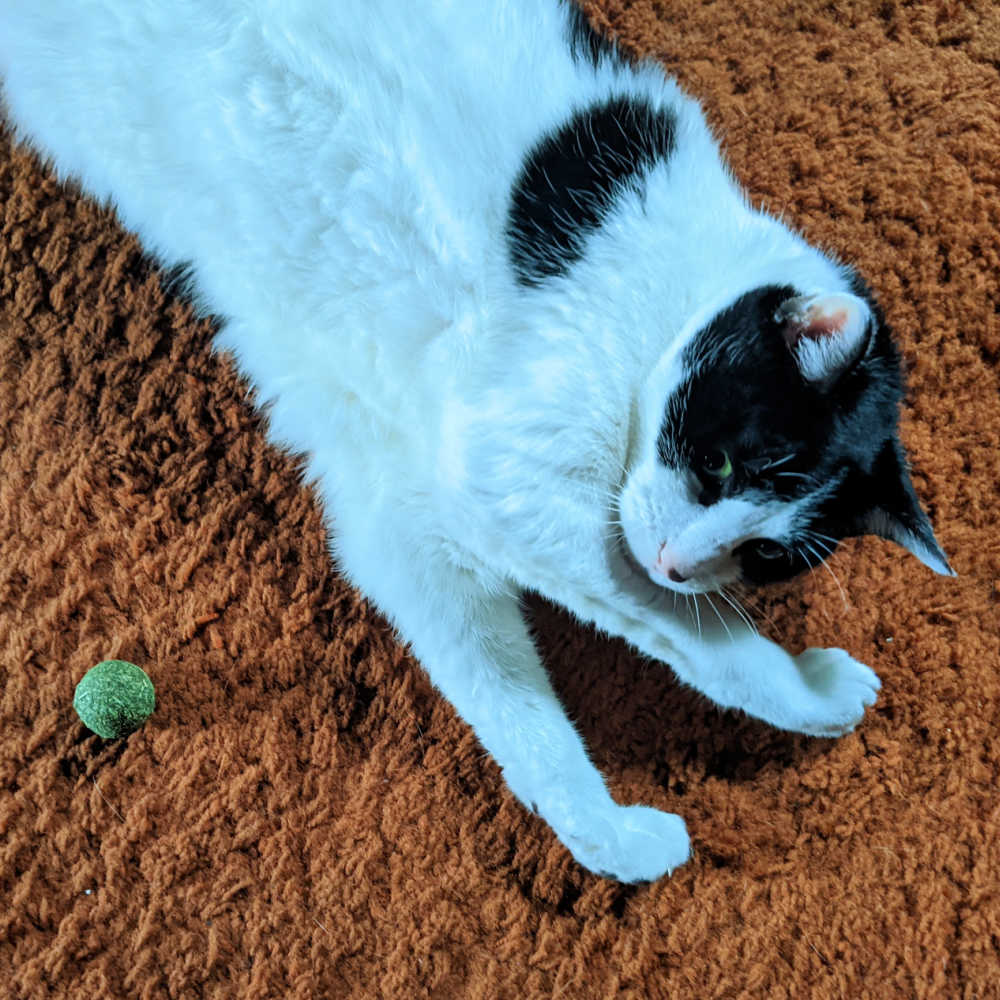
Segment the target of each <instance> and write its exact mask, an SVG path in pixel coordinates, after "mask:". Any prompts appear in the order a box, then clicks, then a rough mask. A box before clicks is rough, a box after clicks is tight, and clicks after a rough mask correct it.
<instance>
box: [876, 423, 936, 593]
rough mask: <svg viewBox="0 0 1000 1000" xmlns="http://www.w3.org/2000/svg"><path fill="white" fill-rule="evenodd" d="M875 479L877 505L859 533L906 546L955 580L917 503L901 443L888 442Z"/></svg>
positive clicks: (932, 567) (921, 559)
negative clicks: (876, 536)
mask: <svg viewBox="0 0 1000 1000" xmlns="http://www.w3.org/2000/svg"><path fill="white" fill-rule="evenodd" d="M872 476H873V480H874V482H873V499H874V500H875V501H876V502H875V504H874V505H873V506H872V507H870V508H869V509H868V510H866V511H865V512H864V513H863V514H862V515H861V516H860V518H859V519H858V522H857V526H856V527H857V533H858V534H859V535H878V536H879V537H880V538H887V539H889V541H892V542H896V543H897V544H899V545H902V546H903V548H904V549H906V550H907V551H908V552H911V553H912V554H913V555H915V556H916V557H917V558H918V559H919V560H920V561H921V562H922V563H923V564H924V565H925V566H929V567H930V568H931V569H932V570H934V572H935V573H940V574H941V575H942V576H955V571H954V570H953V569H952V568H951V567H950V566H949V565H948V559H947V557H946V556H945V554H944V552H942V551H941V546H940V545H938V543H937V539H936V538H935V537H934V529H933V528H932V527H931V522H930V520H929V519H928V517H927V515H926V514H925V513H924V511H923V508H922V507H921V506H920V501H919V500H918V499H917V494H916V492H915V491H914V489H913V483H912V482H911V481H910V473H909V471H908V469H907V467H906V459H905V457H904V455H903V449H902V447H901V445H900V444H899V442H898V441H896V440H895V439H893V440H892V441H887V442H886V444H885V446H884V447H883V449H882V451H881V452H880V453H879V457H878V459H877V461H876V463H875V469H874V470H873V473H872Z"/></svg>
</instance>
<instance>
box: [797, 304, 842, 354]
mask: <svg viewBox="0 0 1000 1000" xmlns="http://www.w3.org/2000/svg"><path fill="white" fill-rule="evenodd" d="M848 318H849V317H848V314H847V310H846V309H844V308H840V309H836V310H834V311H833V312H829V313H827V312H824V311H823V309H822V307H821V306H811V307H810V308H809V309H808V310H807V311H806V314H805V317H804V322H797V321H796V320H795V319H792V320H790V321H789V322H788V323H786V324H785V328H784V331H783V332H784V334H785V343H786V344H788V346H789V347H794V346H795V345H796V344H797V343H798V342H799V340H800V339H801V338H802V337H808V338H809V339H810V340H822V339H823V338H824V337H832V336H834V335H835V334H836V335H838V336H839V335H840V334H842V333H843V332H844V328H845V327H846V326H847V321H848Z"/></svg>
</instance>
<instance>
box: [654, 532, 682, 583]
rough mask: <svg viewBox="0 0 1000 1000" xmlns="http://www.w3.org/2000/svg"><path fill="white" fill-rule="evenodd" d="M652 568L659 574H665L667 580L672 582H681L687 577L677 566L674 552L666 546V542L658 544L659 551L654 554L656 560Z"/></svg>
mask: <svg viewBox="0 0 1000 1000" xmlns="http://www.w3.org/2000/svg"><path fill="white" fill-rule="evenodd" d="M653 569H654V570H656V572H657V573H659V574H660V575H661V576H665V577H666V578H667V579H668V580H671V581H673V582H674V583H683V582H684V581H685V580H687V579H688V577H687V576H686V575H685V574H684V573H682V572H681V570H680V569H679V567H678V563H677V559H676V557H675V556H674V554H673V553H672V552H671V551H670V549H668V548H667V545H666V543H665V542H664V544H663V545H661V546H660V551H659V553H658V554H657V556H656V562H655V563H654V564H653Z"/></svg>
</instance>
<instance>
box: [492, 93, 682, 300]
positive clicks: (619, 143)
mask: <svg viewBox="0 0 1000 1000" xmlns="http://www.w3.org/2000/svg"><path fill="white" fill-rule="evenodd" d="M674 130H675V120H674V116H673V114H672V113H671V112H670V111H669V110H666V109H662V108H654V107H653V106H652V105H650V104H649V103H647V102H646V101H643V100H641V99H638V98H632V97H614V98H611V99H610V100H607V101H604V102H602V103H600V104H594V105H592V106H591V107H588V108H585V109H584V110H582V111H578V112H577V113H576V114H574V115H573V116H572V117H571V118H570V119H569V120H568V121H566V122H565V124H563V125H562V126H561V127H560V128H558V129H557V130H556V131H555V132H553V133H551V134H549V135H547V136H545V137H544V138H543V139H542V140H541V141H540V142H538V143H537V144H536V145H535V146H534V147H533V148H532V149H531V151H530V152H529V153H528V155H527V157H526V159H525V162H524V166H523V167H522V169H521V172H520V174H519V175H518V177H517V180H516V181H515V183H514V188H513V191H512V193H511V202H510V208H509V211H508V218H507V232H506V236H507V244H508V249H509V255H510V261H511V264H512V266H513V268H514V273H515V274H516V276H517V280H518V282H519V283H520V284H522V285H527V286H533V285H538V284H539V283H540V282H542V281H543V280H544V279H546V278H551V277H554V276H556V275H562V274H566V273H567V272H568V271H569V268H570V267H571V265H572V264H573V263H574V262H575V261H577V260H579V259H580V257H581V256H582V255H583V250H584V245H585V242H586V239H587V236H588V235H589V234H590V233H592V232H593V231H594V230H595V229H597V228H598V227H599V226H600V225H601V224H602V222H603V221H604V219H605V218H606V216H607V214H608V212H609V211H610V210H611V208H612V207H613V206H614V203H615V200H616V199H617V198H618V197H619V196H620V194H621V193H622V192H623V191H625V190H627V189H629V188H631V189H633V190H638V189H640V188H641V185H642V183H643V180H644V178H645V176H646V173H647V172H648V171H649V170H650V168H651V167H653V166H654V165H655V164H656V163H659V162H663V161H665V160H666V159H668V158H669V156H670V154H671V152H672V151H673V148H674Z"/></svg>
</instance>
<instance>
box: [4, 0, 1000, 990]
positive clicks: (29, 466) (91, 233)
mask: <svg viewBox="0 0 1000 1000" xmlns="http://www.w3.org/2000/svg"><path fill="white" fill-rule="evenodd" d="M589 9H590V13H591V14H592V17H593V19H594V22H595V23H596V24H598V25H600V26H601V27H602V28H604V29H606V30H611V31H613V32H615V33H617V34H618V35H619V36H620V38H621V39H622V41H623V42H624V43H625V44H626V46H627V47H629V48H630V49H632V50H633V51H641V52H645V53H651V54H653V55H655V56H656V57H657V58H660V59H662V60H663V61H664V63H665V64H666V65H667V66H668V67H669V68H670V70H671V72H673V73H674V74H675V75H677V76H678V77H679V78H680V80H681V81H682V83H683V84H684V85H685V86H686V87H687V88H688V89H689V90H690V91H691V92H692V93H694V94H695V95H697V96H698V97H699V98H701V99H702V100H703V102H704V104H705V105H706V107H707V109H708V112H709V115H710V118H711V119H712V121H713V122H714V123H715V124H716V125H717V126H718V128H719V130H720V132H721V133H722V134H723V135H724V137H725V146H726V148H727V151H728V154H729V156H730V158H731V161H732V164H733V167H734V169H735V172H736V174H737V175H738V176H739V177H740V178H741V180H742V181H743V182H744V183H745V184H746V186H747V187H748V188H749V190H750V191H751V192H752V194H753V196H754V197H755V198H756V199H760V200H763V201H765V202H766V203H767V204H768V205H769V206H770V207H771V208H773V209H775V210H781V211H783V212H784V213H785V215H786V217H787V218H789V219H790V220H792V221H793V222H794V223H796V224H797V225H799V226H800V227H801V228H802V229H803V230H804V231H805V233H806V234H807V235H808V236H809V237H810V238H811V239H812V240H814V241H817V242H819V243H820V244H823V245H829V246H831V247H833V248H836V249H837V250H839V251H840V252H842V253H843V254H844V255H846V256H847V257H848V258H849V259H851V260H853V261H855V262H856V263H857V264H858V265H859V267H860V269H861V270H862V272H863V273H864V274H865V275H867V276H868V278H869V280H870V281H871V283H872V285H873V286H874V287H875V289H876V290H877V292H878V294H879V295H880V297H881V300H882V302H883V304H884V306H885V309H886V312H887V314H888V316H889V317H890V320H891V322H892V323H893V325H894V326H895V328H896V330H897V331H898V334H899V337H900V340H901V343H902V346H903V350H904V354H905V358H906V363H907V366H908V369H909V374H910V384H911V390H910V397H909V402H908V404H907V408H906V411H905V413H904V418H903V435H904V439H905V441H906V443H907V444H908V446H909V449H910V453H911V456H912V460H913V466H914V478H915V482H916V484H917V488H918V490H919V492H920V493H921V495H922V496H923V498H924V500H925V502H926V503H927V505H928V507H929V509H930V511H931V514H932V517H933V520H934V523H935V525H936V528H937V531H938V536H939V538H940V540H941V543H942V545H943V547H944V548H945V550H946V551H947V552H948V554H949V556H950V557H951V560H952V562H953V565H954V566H955V568H956V569H957V571H958V573H959V576H958V578H957V579H955V580H949V579H944V578H941V577H936V576H934V575H933V574H932V573H931V572H930V571H929V570H926V569H924V568H923V567H922V566H921V565H919V564H918V563H917V562H916V561H915V560H914V559H912V558H910V557H908V556H905V555H904V554H903V553H902V552H901V551H899V550H896V549H894V548H892V547H891V546H890V545H888V544H886V543H882V542H879V541H876V540H874V539H866V540H864V541H862V542H855V543H851V544H848V545H846V546H845V547H844V549H843V551H842V552H841V553H840V554H838V555H837V556H836V558H835V559H834V560H833V563H832V567H831V568H832V570H833V572H826V571H825V570H818V571H817V572H815V573H813V574H812V576H810V577H809V578H808V579H805V580H803V581H800V582H798V583H796V584H795V585H794V586H791V587H788V588H785V589H783V590H782V591H780V592H776V593H773V594H770V595H768V596H767V598H766V600H765V601H764V602H763V605H762V611H763V612H764V613H766V615H767V617H768V619H769V622H768V625H767V628H768V630H770V631H772V632H774V633H776V634H781V635H784V636H785V637H786V640H787V643H788V644H789V645H790V646H791V647H801V646H803V645H805V644H816V645H843V646H845V647H846V648H847V649H848V650H850V651H851V652H852V653H853V654H855V655H856V656H857V657H858V658H860V659H862V660H865V661H866V662H868V663H870V664H871V665H872V666H873V667H874V668H875V669H876V670H877V672H878V673H879V674H880V675H881V677H882V679H883V683H884V687H883V690H882V693H881V695H880V698H879V701H878V704H877V706H876V707H875V709H874V710H872V711H870V712H869V713H868V715H867V717H866V719H865V721H864V723H863V724H862V726H861V727H860V728H859V730H858V731H857V732H856V733H854V734H852V735H850V736H848V737H846V738H844V739H842V740H838V741H827V740H811V739H808V738H805V737H795V736H790V735H786V734H782V733H778V732H775V731H773V730H771V729H768V728H767V727H765V726H763V725H758V724H757V723H755V722H752V721H749V720H746V719H741V718H739V717H737V716H735V715H733V714H726V713H722V712H720V711H718V710H716V709H715V708H714V707H712V706H711V705H709V704H707V703H705V702H704V701H703V700H701V699H699V698H698V697H695V696H694V695H693V694H691V693H690V692H688V691H685V690H681V689H680V688H679V687H678V685H677V684H676V683H675V682H674V680H673V679H672V677H671V675H670V673H669V671H667V670H666V669H663V670H660V669H657V668H655V667H651V666H649V665H648V664H643V663H641V662H640V661H639V660H638V659H637V658H635V657H633V656H632V655H631V654H630V653H629V651H628V649H627V648H626V647H625V646H624V645H623V644H622V643H619V642H614V641H609V640H607V639H604V638H602V637H600V636H598V635H597V634H595V633H594V632H592V631H588V630H587V629H584V628H580V627H579V626H577V625H576V624H574V622H573V621H571V620H570V618H569V617H568V616H567V615H566V614H564V613H563V612H562V611H560V610H558V609H556V608H554V607H552V606H550V605H548V604H546V603H544V602H542V601H538V600H536V601H534V602H533V605H532V607H533V611H534V615H535V620H536V625H537V630H538V634H539V637H540V643H541V645H542V647H543V648H544V650H545V653H546V656H547V661H548V663H549V664H550V665H551V670H552V672H553V676H554V678H555V680H556V683H557V686H558V687H559V689H560V691H561V692H562V694H563V696H564V698H565V701H566V702H567V704H568V706H569V707H570V709H571V712H572V714H573V716H574V717H575V718H576V719H577V720H578V722H579V725H580V727H581V729H582V730H583V732H584V734H585V735H586V738H587V740H588V742H589V744H590V746H591V748H592V749H593V752H594V756H595V758H596V760H597V762H598V763H599V765H600V766H601V767H602V769H603V770H604V771H605V773H606V774H607V775H608V776H609V781H610V783H611V786H612V789H613V791H614V792H615V794H616V795H617V796H618V797H619V798H620V799H622V800H627V801H642V802H646V803H649V804H653V805H657V806H660V807H661V808H668V809H672V810H674V811H677V812H680V813H681V814H682V815H683V816H684V817H685V818H686V819H687V821H688V824H689V828H690V830H691V833H692V836H693V842H694V849H695V854H694V858H693V860H692V861H691V862H690V863H689V864H688V865H687V866H686V867H684V868H682V869H681V870H679V871H678V872H677V873H676V875H675V876H674V877H673V878H671V879H666V880H663V881H660V882H658V883H656V884H653V885H650V886H638V887H625V886H620V885H617V884H614V883H611V882H607V881H602V880H601V879H599V878H597V877H595V876H593V875H590V874H588V873H586V872H584V871H582V870H581V869H580V868H579V867H578V866H577V865H575V864H574V863H573V862H572V861H571V859H570V857H569V855H568V854H567V852H566V851H565V850H564V849H563V848H562V847H561V846H560V845H559V844H558V843H557V842H556V840H555V839H554V837H553V835H552V834H551V833H550V831H549V830H548V829H547V828H546V827H545V825H544V824H543V823H542V822H541V821H540V820H538V819H536V818H534V817H532V816H529V815H527V814H526V813H525V811H524V810H523V809H521V808H520V806H518V805H517V804H516V803H515V802H514V801H513V800H512V798H511V796H510V795H509V794H508V793H507V792H506V790H505V789H504V786H503V783H502V780H501V777H500V773H499V770H498V768H497V767H496V766H495V765H494V764H493V763H492V761H490V760H489V759H486V758H484V755H483V753H482V751H481V749H480V748H479V746H478V744H477V743H476V740H475V738H474V737H473V735H472V733H471V732H470V730H469V729H468V728H467V727H466V726H465V725H463V724H462V723H461V722H460V721H459V720H458V719H457V718H456V716H455V714H454V712H453V711H452V710H451V708H450V707H449V706H448V705H447V704H446V703H444V702H443V701H442V700H441V699H440V698H439V697H437V695H436V694H435V693H434V691H433V690H432V688H431V687H430V685H429V683H428V681H427V679H426V677H425V676H424V674H423V673H422V671H421V669H420V667H419V666H418V665H417V664H416V663H415V662H414V661H413V660H412V658H410V657H409V656H408V655H407V653H406V651H405V649H403V648H401V646H400V645H399V644H398V643H397V642H396V640H395V639H394V638H393V635H392V634H391V632H390V630H389V629H388V628H387V626H386V624H385V622H384V621H383V620H382V619H381V618H380V616H379V615H378V614H377V613H376V612H375V611H374V610H373V609H372V608H371V607H370V606H369V605H368V604H367V603H366V602H365V601H364V600H362V599H361V598H360V597H359V596H358V595H357V594H356V593H355V592H353V591H352V590H351V588H350V587H348V586H346V585H345V584H344V582H343V581H342V580H341V579H339V578H338V576H337V574H336V572H335V570H334V568H333V567H332V565H331V561H330V559H329V557H328V555H327V549H326V536H325V529H324V525H323V521H322V519H321V517H320V512H319V510H318V508H317V503H316V498H315V496H314V494H313V492H312V491H311V490H310V488H309V487H308V485H303V484H302V483H301V479H300V475H299V472H300V466H299V464H297V462H296V459H295V458H294V457H289V456H286V455H283V454H281V453H279V451H277V450H276V449H275V448H273V447H270V446H269V445H268V444H267V443H266V442H265V436H264V431H263V424H262V420H261V418H260V417H258V416H255V414H254V412H253V410H252V409H251V407H250V405H249V404H248V389H247V386H246V385H245V384H244V383H243V382H241V380H240V379H239V378H238V377H237V375H236V374H235V373H234V370H233V368H232V366H231V365H230V364H229V363H228V362H227V361H226V360H225V359H220V358H216V357H213V355H212V353H211V349H210V339H211V333H212V330H211V326H210V324H209V323H208V322H207V321H197V320H195V319H194V318H193V317H192V313H191V311H190V309H189V308H188V307H187V306H186V305H185V304H184V302H183V301H181V300H179V299H177V298H175V297H173V296H172V295H171V294H170V293H169V291H167V290H165V285H166V282H165V281H164V278H163V277H162V275H160V274H158V273H157V272H156V271H155V270H154V269H153V268H152V266H151V265H150V264H149V263H148V262H147V260H146V259H145V258H144V257H143V254H142V252H141V249H140V247H139V246H138V244H137V243H136V241H135V240H134V239H133V238H131V237H130V236H128V235H126V234H125V233H123V232H122V230H121V229H120V228H119V227H118V225H117V224H116V222H115V219H114V217H113V216H112V215H111V214H110V213H109V212H108V211H106V210H102V209H101V208H99V207H97V206H95V205H94V204H92V203H91V202H89V201H87V200H86V199H83V198H81V197H80V196H79V195H78V194H77V193H76V192H75V191H73V190H69V189H67V188H66V187H64V186H61V185H60V184H58V183H57V182H56V181H55V180H53V178H52V176H51V175H50V174H49V173H47V172H46V171H45V170H44V169H43V168H42V167H40V166H39V164H38V162H37V161H36V160H35V159H33V158H32V156H31V155H29V154H28V153H26V152H25V151H22V150H17V149H12V148H11V145H10V140H9V137H8V136H7V135H6V133H5V134H4V136H3V137H2V139H0V206H2V207H0V218H2V236H0V678H2V688H3V690H2V694H0V706H2V707H0V726H2V729H0V789H2V797H0V838H2V839H0V899H2V904H0V983H3V984H4V986H3V987H2V988H0V992H3V993H4V994H5V995H12V996H16V997H24V998H36V997H38V998H40V997H72V998H81V1000H84V998H85V1000H94V998H98V997H115V998H117V997H144V998H150V1000H159V998H167V997H170V998H185V1000H186V998H197V997H205V998H209V997H211V998H230V997H233V998H264V997H267V998H270V997H274V998H282V1000H285V998H288V1000H310V998H323V1000H325V998H354V997H358V998H375V997H400V998H417V997H440V998H449V1000H450V998H458V997H479V998H489V1000H493V998H508V997H509V998H519V1000H520V998H525V997H550V996H552V997H562V998H590V997H633V998H645V997H653V998H661V997H662V998H667V997H669V998H681V1000H684V998H695V1000H705V998H712V997H720V998H721V997H725V998H737V997H767V998H789V1000H801V998H804V997H808V998H861V997H872V998H878V1000H887V998H896V997H899V998H921V997H926V998H967V1000H985V998H988V997H997V996H1000V986H998V982H1000V838H998V834H1000V791H998V788H1000V670H998V666H1000V653H998V632H1000V610H998V596H1000V534H998V528H1000V525H998V500H997V491H998V483H1000V441H998V436H1000V400H998V374H997V363H998V352H1000V278H998V272H1000V195H998V184H1000V166H998V164H1000V152H998V151H1000V72H998V70H1000V10H998V8H997V7H996V6H995V5H994V4H993V3H991V2H990V0H982V2H979V3H975V2H969V3H958V2H956V3H944V2H930V3H907V2H897V0H886V2H883V3H881V4H875V3H867V2H857V3H837V4H832V3H820V2H811V3H794V4H792V3H786V4H774V3H770V2H765V0H757V2H752V0H751V2H750V3H746V4H743V3H739V4H737V3H730V2H722V0H720V2H715V3H702V2H701V0H671V2H657V0H634V2H629V0H595V2H594V3H593V4H592V6H591V7H590V8H589ZM834 573H835V574H836V577H837V580H835V579H834ZM838 580H839V582H838ZM109 657H120V658H124V659H128V660H132V661H134V662H135V663H138V664H140V665H141V666H143V667H144V668H145V669H146V670H147V671H148V672H149V674H150V675H151V676H152V678H153V681H154V682H155V684H156V689H157V694H158V699H159V701H158V706H157V710H156V713H155V714H154V716H153V717H152V718H151V719H150V720H149V722H148V723H147V724H146V725H145V726H144V727H143V728H142V729H141V730H140V731H139V732H137V733H135V734H133V735H132V736H131V737H129V738H128V739H127V740H123V741H117V742H105V741H103V740H101V739H99V738H98V737H96V736H92V735H90V734H89V733H88V732H87V731H86V730H85V729H84V727H83V726H82V725H81V724H80V723H79V722H78V721H77V720H76V717H75V715H74V713H73V709H72V697H73V689H74V686H75V684H76V683H77V681H78V680H79V679H80V677H81V676H82V675H83V674H84V672H85V671H86V670H87V669H88V668H89V667H90V666H92V665H93V664H94V663H96V662H97V661H99V660H102V659H105V658H109ZM7 991H10V992H9V993H7Z"/></svg>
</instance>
